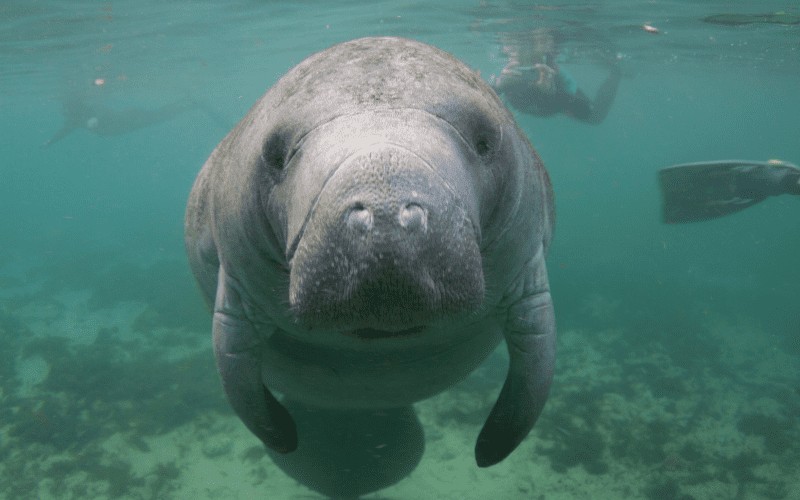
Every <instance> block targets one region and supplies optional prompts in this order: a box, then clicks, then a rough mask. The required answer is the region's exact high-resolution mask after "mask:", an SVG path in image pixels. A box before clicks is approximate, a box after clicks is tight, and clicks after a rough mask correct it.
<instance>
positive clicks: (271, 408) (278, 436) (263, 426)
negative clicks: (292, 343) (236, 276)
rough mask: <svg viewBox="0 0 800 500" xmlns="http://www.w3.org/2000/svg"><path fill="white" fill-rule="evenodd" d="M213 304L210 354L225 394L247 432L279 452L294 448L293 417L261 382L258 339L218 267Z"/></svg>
mask: <svg viewBox="0 0 800 500" xmlns="http://www.w3.org/2000/svg"><path fill="white" fill-rule="evenodd" d="M218 283H219V285H218V287H217V298H216V303H215V305H214V355H215V357H216V360H217V368H218V369H219V373H220V376H221V377H222V386H223V388H224V389H225V396H226V397H227V398H228V402H229V403H230V404H231V406H232V407H233V409H234V410H235V411H236V414H237V415H239V418H240V419H242V421H243V422H244V424H245V425H246V426H247V428H248V429H250V431H251V432H252V433H253V434H255V435H256V436H257V437H258V439H260V440H261V441H262V442H263V443H264V444H265V445H267V447H269V448H270V449H273V450H275V451H277V452H279V453H288V452H290V451H294V450H295V449H296V448H297V429H296V427H295V423H294V420H292V417H291V415H289V412H288V411H287V410H286V408H284V407H283V405H281V404H280V403H279V402H278V400H277V399H275V396H273V395H272V393H270V392H269V389H267V388H266V387H265V386H264V384H263V382H262V381H261V358H260V355H259V354H260V353H259V350H260V348H261V346H260V344H261V342H262V341H263V340H264V339H261V338H259V337H258V336H257V335H256V332H255V330H254V329H253V326H252V324H251V323H250V321H249V320H248V319H247V318H246V317H245V315H244V309H243V307H242V301H241V298H240V297H239V293H238V292H237V291H236V289H235V287H233V286H231V281H230V279H229V278H228V277H227V276H226V275H225V271H224V269H223V268H222V267H221V266H220V271H219V281H218Z"/></svg>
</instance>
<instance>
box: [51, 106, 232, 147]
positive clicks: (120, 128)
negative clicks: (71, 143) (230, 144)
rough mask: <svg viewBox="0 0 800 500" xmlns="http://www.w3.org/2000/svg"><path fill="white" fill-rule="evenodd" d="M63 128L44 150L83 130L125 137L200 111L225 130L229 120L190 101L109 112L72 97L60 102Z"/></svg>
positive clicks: (109, 110) (101, 107)
mask: <svg viewBox="0 0 800 500" xmlns="http://www.w3.org/2000/svg"><path fill="white" fill-rule="evenodd" d="M62 105H63V114H64V124H63V125H62V126H61V128H60V129H59V130H58V131H57V132H56V133H55V134H54V135H53V136H52V137H51V138H50V139H49V140H48V141H47V142H45V143H44V144H43V146H50V145H51V144H54V143H56V142H58V141H60V140H61V139H63V138H64V137H66V136H68V135H69V134H71V133H72V132H74V131H75V130H78V129H86V130H88V131H90V132H92V133H94V134H97V135H99V136H114V135H122V134H127V133H128V132H133V131H134V130H138V129H141V128H145V127H149V126H151V125H156V124H158V123H162V122H166V121H169V120H172V119H173V118H175V117H177V116H179V115H181V114H183V113H187V112H190V111H195V110H199V111H202V112H204V113H205V114H207V115H208V116H209V117H211V118H212V119H213V120H214V121H215V122H216V123H217V124H218V125H220V126H221V127H223V128H225V129H227V128H229V127H228V123H227V122H228V120H226V119H225V118H224V117H222V116H220V114H219V113H218V112H217V111H216V110H214V109H212V108H211V107H210V106H209V105H207V104H205V103H202V102H198V101H195V100H193V99H188V98H187V99H183V100H180V101H176V102H173V103H169V104H165V105H163V106H160V107H158V108H154V109H144V108H138V107H128V108H120V109H115V108H110V107H108V106H105V105H102V104H98V103H89V102H87V101H85V100H83V99H81V98H78V97H75V96H72V97H70V98H68V99H64V100H63V101H62Z"/></svg>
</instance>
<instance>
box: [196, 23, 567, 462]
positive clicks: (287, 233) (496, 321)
mask: <svg viewBox="0 0 800 500" xmlns="http://www.w3.org/2000/svg"><path fill="white" fill-rule="evenodd" d="M552 229H553V197H552V192H551V186H550V181H549V178H548V176H547V173H546V171H545V169H544V167H543V165H542V163H541V161H540V159H539V157H538V156H537V154H536V153H535V152H534V150H533V148H532V147H531V146H530V144H529V142H528V140H527V139H526V137H525V135H524V134H523V133H522V132H521V131H520V130H519V128H518V127H517V125H516V124H515V122H514V120H513V118H512V116H511V115H510V113H509V112H508V111H507V110H506V108H505V107H504V106H503V105H502V104H501V102H500V101H499V99H498V98H497V96H496V95H495V93H494V92H493V91H492V90H491V89H490V88H489V87H488V86H487V85H486V84H485V83H484V82H483V81H482V80H481V79H480V78H479V76H478V75H477V74H476V73H474V72H473V71H471V70H470V69H469V68H467V67H466V66H465V65H464V64H462V63H461V62H459V61H458V60H456V59H455V58H453V57H452V56H450V55H449V54H447V53H445V52H442V51H440V50H438V49H435V48H433V47H430V46H427V45H424V44H421V43H419V42H415V41H411V40H405V39H398V38H365V39H359V40H354V41H351V42H347V43H343V44H340V45H337V46H334V47H332V48H330V49H328V50H325V51H322V52H320V53H318V54H315V55H313V56H311V57H309V58H308V59H306V60H305V61H303V62H301V63H300V64H299V65H297V66H296V67H295V68H293V69H292V70H290V71H289V72H288V73H287V74H286V75H285V76H284V77H282V78H281V79H280V80H279V81H278V82H277V83H276V84H275V85H274V86H273V87H272V88H271V89H269V91H268V92H267V93H266V94H265V95H264V96H263V97H262V98H261V99H260V100H259V101H258V102H257V103H256V104H255V105H254V106H253V108H252V109H251V110H250V112H249V113H248V114H247V116H245V118H244V119H243V120H242V121H241V122H240V123H239V124H238V125H237V126H236V128H234V129H233V130H232V131H231V132H230V134H228V136H227V137H226V138H225V139H224V140H223V141H222V142H221V143H220V144H219V146H217V148H216V149H215V150H214V152H213V153H212V154H211V157H210V158H209V159H208V161H207V162H206V164H205V166H204V167H203V169H202V171H201V172H200V174H199V176H198V177H197V180H196V182H195V185H194V188H193V190H192V193H191V196H190V199H189V203H188V208H187V213H186V247H187V251H188V255H189V260H190V263H191V267H192V270H193V272H194V274H195V276H196V278H197V281H198V282H199V284H200V287H201V289H202V291H203V293H204V294H205V296H206V298H207V299H208V302H209V304H210V305H212V306H213V310H214V317H213V337H214V350H215V354H216V360H217V365H218V368H219V371H220V374H221V376H222V381H223V385H224V390H225V394H226V396H227V398H228V400H229V402H230V404H231V405H232V406H233V408H234V410H235V411H236V412H237V414H238V415H239V417H240V418H241V419H242V420H243V421H244V423H245V424H246V425H247V427H248V428H249V429H250V430H251V431H252V432H253V433H254V434H255V435H256V436H258V438H259V439H261V441H263V442H264V443H265V444H266V445H267V446H268V447H270V448H271V449H273V450H276V451H278V452H281V453H287V452H291V451H293V450H294V449H295V448H296V447H297V444H298V439H299V440H300V442H301V443H302V440H303V436H302V435H300V436H297V432H296V427H295V423H294V421H293V419H292V416H291V415H290V414H289V412H288V411H287V410H286V409H285V407H284V406H283V405H282V404H281V403H280V402H279V401H278V399H276V397H275V396H273V392H274V391H277V392H279V393H281V394H283V395H284V396H285V397H287V398H291V399H292V400H294V401H299V402H300V403H303V404H304V405H307V406H311V407H319V408H323V409H324V408H331V409H365V410H374V409H380V408H398V407H403V406H407V405H410V404H412V403H414V402H416V401H419V400H421V399H424V398H427V397H430V396H433V395H434V394H437V393H438V392H440V391H442V390H444V389H447V388H448V387H450V386H452V385H453V384H454V383H456V382H458V381H459V380H461V379H463V378H464V377H465V376H466V375H467V374H469V373H470V372H471V371H472V370H473V369H475V368H476V367H477V366H478V365H479V364H480V363H481V361H482V360H483V359H484V358H485V357H486V356H487V355H488V353H490V352H491V350H492V349H493V348H494V347H495V346H496V345H497V344H498V343H499V342H500V341H501V340H502V339H503V338H505V340H506V343H507V346H508V352H509V354H510V366H509V371H508V376H507V378H506V381H505V385H504V386H503V388H502V391H501V392H500V396H499V398H498V399H497V402H496V404H495V406H494V408H493V409H492V412H491V414H490V415H489V417H488V419H487V421H486V423H485V425H484V427H483V430H482V431H481V433H480V435H479V437H478V441H477V445H476V447H475V455H476V459H477V462H478V465H480V466H482V467H483V466H489V465H493V464H496V463H498V462H500V461H501V460H503V459H504V458H505V457H506V456H508V454H510V453H511V452H512V451H513V450H514V448H516V446H517V445H518V444H519V443H520V441H522V439H523V438H524V437H525V436H526V435H527V433H528V431H529V430H530V429H531V427H532V426H533V424H534V422H535V421H536V419H537V417H538V416H539V414H540V412H541V410H542V407H543V405H544V403H545V400H546V398H547V392H548V388H549V386H550V382H551V379H552V375H553V368H554V362H555V336H556V333H555V321H554V316H553V308H552V303H551V299H550V292H549V287H548V281H547V272H546V269H545V254H546V251H547V247H548V244H549V242H550V237H551V234H552Z"/></svg>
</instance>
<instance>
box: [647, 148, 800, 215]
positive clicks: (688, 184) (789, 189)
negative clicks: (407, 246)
mask: <svg viewBox="0 0 800 500" xmlns="http://www.w3.org/2000/svg"><path fill="white" fill-rule="evenodd" d="M658 180H659V186H660V188H661V194H662V197H663V217H664V222H666V223H667V224H675V223H680V222H695V221H701V220H708V219H714V218H717V217H722V216H723V215H728V214H732V213H734V212H738V211H739V210H743V209H745V208H747V207H750V206H752V205H755V204H756V203H758V202H760V201H763V200H764V199H766V198H767V197H769V196H778V195H781V194H794V195H800V168H798V167H797V166H796V165H793V164H791V163H788V162H784V161H780V160H770V161H767V162H756V161H742V160H724V161H709V162H700V163H687V164H683V165H675V166H672V167H667V168H664V169H662V170H661V171H659V173H658Z"/></svg>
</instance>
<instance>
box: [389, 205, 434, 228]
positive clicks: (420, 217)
mask: <svg viewBox="0 0 800 500" xmlns="http://www.w3.org/2000/svg"><path fill="white" fill-rule="evenodd" d="M397 219H398V220H399V221H400V225H401V226H402V227H404V228H406V229H408V230H410V231H419V232H424V231H426V230H427V229H428V214H427V213H426V212H425V209H424V208H422V207H421V206H419V205H417V204H416V203H407V204H405V205H403V206H402V207H401V208H400V213H399V214H398V216H397Z"/></svg>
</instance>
